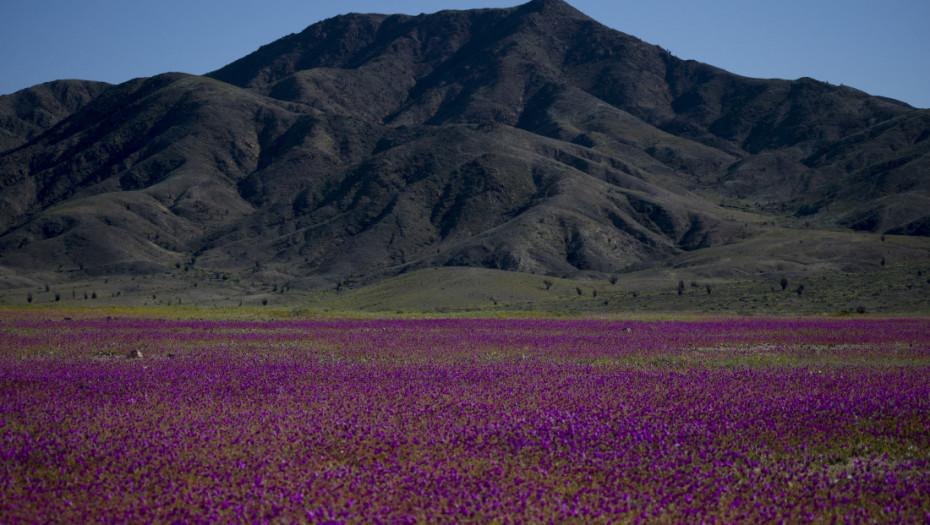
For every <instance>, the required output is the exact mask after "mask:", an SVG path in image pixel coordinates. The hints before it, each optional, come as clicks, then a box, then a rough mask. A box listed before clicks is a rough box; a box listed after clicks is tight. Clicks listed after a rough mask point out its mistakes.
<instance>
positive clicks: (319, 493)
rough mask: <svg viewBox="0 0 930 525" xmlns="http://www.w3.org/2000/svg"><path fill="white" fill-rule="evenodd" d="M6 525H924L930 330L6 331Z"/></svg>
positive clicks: (390, 326)
mask: <svg viewBox="0 0 930 525" xmlns="http://www.w3.org/2000/svg"><path fill="white" fill-rule="evenodd" d="M0 464H2V467H0V521H3V522H4V523H20V522H23V523H31V522H67V523H91V522H101V523H124V522H162V523H172V522H177V523H201V522H203V523H213V522H249V523H252V522H258V523H262V522H274V523H292V522H293V523H319V522H332V523H339V522H346V523H378V522H380V523H433V522H450V523H451V522H455V523H461V522H475V523H525V522H543V523H548V522H577V523H615V522H619V523H635V522H669V523H679V522H687V523H700V522H707V523H746V522H763V521H764V522H769V521H781V520H784V521H786V522H832V521H834V520H835V521H841V522H853V523H855V522H863V523H870V522H915V523H925V522H927V521H928V520H930V496H928V495H930V321H928V320H926V319H864V318H859V319H773V318H714V319H710V318H707V319H696V320H691V321H645V320H640V321H628V320H625V321H620V320H596V319H570V320H551V319H533V320H527V319H373V320H372V319H315V320H295V319H291V320H286V321H222V320H168V319H152V318H145V317H141V316H131V315H126V316H115V317H109V318H108V317H103V316H99V315H97V316H95V315H91V314H86V313H85V315H83V316H82V315H74V317H73V318H63V316H62V315H61V313H60V312H59V313H55V312H51V313H50V312H49V311H44V312H38V311H30V310H20V311H12V312H5V313H3V315H2V317H0Z"/></svg>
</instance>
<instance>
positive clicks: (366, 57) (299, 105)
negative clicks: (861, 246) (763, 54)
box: [0, 0, 930, 290]
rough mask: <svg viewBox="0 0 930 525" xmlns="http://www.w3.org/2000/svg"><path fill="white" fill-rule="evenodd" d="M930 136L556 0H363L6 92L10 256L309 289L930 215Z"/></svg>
mask: <svg viewBox="0 0 930 525" xmlns="http://www.w3.org/2000/svg"><path fill="white" fill-rule="evenodd" d="M928 138H930V111H928V110H920V109H915V108H912V107H910V106H908V105H907V104H904V103H902V102H898V101H895V100H890V99H887V98H881V97H874V96H870V95H867V94H866V93H863V92H861V91H858V90H855V89H853V88H851V87H845V86H833V85H830V84H826V83H823V82H818V81H816V80H812V79H808V78H803V79H798V80H792V81H789V80H760V79H752V78H746V77H741V76H738V75H734V74H731V73H728V72H726V71H723V70H721V69H718V68H715V67H712V66H710V65H706V64H702V63H698V62H694V61H685V60H680V59H678V58H676V57H674V56H673V55H671V54H669V53H668V52H667V51H665V50H663V49H662V48H660V47H656V46H654V45H650V44H647V43H645V42H642V41H640V40H638V39H636V38H634V37H632V36H629V35H626V34H623V33H621V32H618V31H616V30H613V29H611V28H608V27H605V26H603V25H601V24H599V23H598V22H597V21H595V20H592V19H590V18H589V17H587V16H585V15H584V14H582V13H580V12H578V11H577V10H575V9H574V8H572V7H571V6H569V5H568V4H566V3H564V2H562V1H561V0H534V1H532V2H530V3H528V4H524V5H521V6H518V7H514V8H510V9H486V10H474V11H442V12H439V13H435V14H430V15H421V16H416V17H413V16H403V15H393V16H387V15H361V14H352V15H345V16H340V17H337V18H333V19H330V20H325V21H323V22H320V23H317V24H314V25H312V26H310V27H308V28H307V29H306V30H304V31H303V32H301V33H299V34H293V35H289V36H287V37H284V38H282V39H280V40H278V41H276V42H273V43H271V44H269V45H267V46H264V47H262V48H260V49H259V50H257V51H256V52H254V53H252V54H251V55H249V56H247V57H244V58H242V59H240V60H238V61H236V62H233V63H232V64H229V65H227V66H225V67H223V68H221V69H219V70H217V71H215V72H213V73H210V74H209V75H206V76H192V75H187V74H180V73H169V74H164V75H160V76H156V77H152V78H143V79H137V80H133V81H130V82H127V83H125V84H122V85H117V86H112V85H107V84H102V83H97V82H84V81H60V82H54V83H51V84H45V85H41V86H36V87H33V88H30V89H27V90H25V91H22V92H19V93H16V94H13V95H10V96H5V97H0V267H4V268H5V269H6V271H7V272H8V273H12V274H16V275H18V276H20V277H22V276H28V275H29V274H30V273H35V272H53V273H54V272H57V274H58V275H60V276H61V278H62V279H66V278H74V279H76V278H87V277H88V276H91V277H93V276H107V275H120V274H159V273H161V272H164V271H168V270H173V269H175V268H178V267H180V266H181V265H184V266H190V267H196V268H200V269H203V270H208V271H211V272H212V271H216V272H223V273H224V274H232V275H243V276H244V275H250V276H255V277H256V278H267V279H269V280H274V281H276V282H287V283H288V285H289V286H291V287H297V288H304V289H309V290H313V289H329V288H332V287H334V286H336V285H337V284H340V283H343V284H344V283H349V284H351V283H366V282H374V281H378V280H381V279H383V278H385V277H389V276H393V275H397V274H400V273H403V272H406V271H409V270H415V269H419V268H424V267H436V266H471V267H485V268H492V269H502V270H513V271H521V272H530V273H539V274H548V275H553V276H562V277H577V276H583V275H594V274H601V275H603V274H611V273H620V272H624V271H630V270H633V269H640V268H645V267H650V266H662V265H664V264H672V261H676V260H680V259H681V257H683V256H685V255H688V254H696V253H703V252H701V250H712V249H714V248H720V247H724V246H735V245H738V244H740V243H744V244H745V243H748V242H750V241H752V240H754V239H761V238H763V237H764V236H765V235H768V234H770V233H771V232H772V231H773V229H775V228H800V229H798V232H799V233H798V234H799V235H803V232H805V231H809V230H824V231H843V230H845V231H849V230H855V231H865V232H872V233H887V234H889V235H891V234H898V235H908V236H923V237H928V236H930V177H928V175H930V156H928V153H930V141H928V140H927V139H928ZM928 246H930V245H928ZM707 253H708V254H711V253H715V252H707ZM785 253H788V252H785ZM788 256H789V255H785V257H788ZM763 257H764V258H766V260H768V259H769V258H772V257H773V254H772V253H770V252H766V253H765V254H764V255H763V254H762V252H759V256H758V257H755V258H754V257H753V255H752V253H749V254H748V255H746V254H744V258H743V259H741V260H740V261H739V262H734V263H733V264H734V265H736V266H739V267H740V268H741V269H739V271H746V268H748V267H754V265H755V266H759V265H763V263H762V262H760V261H761V260H762V258H763ZM818 257H819V258H820V260H823V261H826V262H831V260H832V262H834V263H836V264H837V265H838V267H839V266H841V264H840V263H842V264H852V263H851V262H850V261H839V260H835V259H839V258H843V257H850V254H849V253H847V252H840V251H837V252H835V253H834V254H833V255H831V253H830V252H829V251H825V253H823V254H821V255H819V256H818ZM676 258H677V259H676ZM852 258H853V259H854V258H855V257H854V256H852ZM853 262H854V261H853ZM702 264H707V263H706V260H705V263H702ZM765 264H768V263H765ZM876 264H877V262H876ZM736 266H734V268H735V267H736ZM853 266H855V264H853ZM716 271H721V272H724V273H725V271H726V270H725V269H720V268H718V269H717V270H716ZM734 271H736V270H734Z"/></svg>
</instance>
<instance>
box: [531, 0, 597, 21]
mask: <svg viewBox="0 0 930 525" xmlns="http://www.w3.org/2000/svg"><path fill="white" fill-rule="evenodd" d="M519 9H520V11H523V12H525V13H541V14H544V15H549V16H552V15H555V16H569V17H572V18H588V16H587V15H585V14H584V13H582V12H581V11H579V10H577V9H575V8H574V7H572V6H571V5H569V4H568V3H567V2H564V1H563V0H532V1H531V2H529V3H526V4H523V5H522V6H520V8H519Z"/></svg>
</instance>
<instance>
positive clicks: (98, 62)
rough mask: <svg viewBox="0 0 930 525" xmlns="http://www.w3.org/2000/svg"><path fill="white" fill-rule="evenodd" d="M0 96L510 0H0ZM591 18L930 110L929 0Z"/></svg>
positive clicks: (816, 2)
mask: <svg viewBox="0 0 930 525" xmlns="http://www.w3.org/2000/svg"><path fill="white" fill-rule="evenodd" d="M3 3H4V5H3V7H2V8H0V49H2V52H0V94H8V93H12V92H14V91H18V90H20V89H23V88H26V87H29V86H32V85H35V84H39V83H41V82H46V81H50V80H55V79H60V78H81V79H88V80H103V81H107V82H112V83H119V82H124V81H126V80H129V79H131V78H134V77H140V76H151V75H155V74H158V73H164V72H167V71H183V72H186V73H196V74H202V73H207V72H209V71H213V70H215V69H218V68H220V67H221V66H223V65H225V64H227V63H229V62H231V61H233V60H235V59H237V58H240V57H242V56H245V55H246V54H248V53H250V52H252V51H254V50H255V49H257V48H258V47H259V46H261V45H263V44H267V43H269V42H272V41H274V40H276V39H278V38H280V37H282V36H285V35H287V34H288V33H296V32H299V31H301V30H302V29H304V28H305V27H306V26H308V25H311V24H313V23H315V22H317V21H319V20H322V19H325V18H329V17H332V16H335V15H337V14H340V13H348V12H362V13H372V12H375V13H383V12H390V13H406V14H419V13H422V12H426V13H430V12H435V11H438V10H440V9H473V8H478V7H510V6H513V5H517V4H520V3H524V1H523V0H431V1H425V0H394V1H392V2H383V1H381V2H376V1H373V0H343V1H341V2H332V1H329V2H325V1H324V2H320V1H318V0H300V1H298V0H263V1H257V0H253V1H250V2H238V1H236V0H233V1H231V2H230V1H229V0H225V1H221V0H160V1H158V2H154V1H142V2H136V1H134V0H90V1H84V2H78V1H75V0H4V2H3ZM569 3H570V4H572V5H573V6H575V7H576V8H578V9H579V10H581V11H583V12H584V13H586V14H588V15H589V16H591V17H592V18H595V19H596V20H598V21H600V22H602V23H604V24H606V25H608V26H610V27H612V28H614V29H618V30H620V31H623V32H625V33H628V34H631V35H633V36H636V37H639V38H641V39H643V40H645V41H647V42H649V43H652V44H656V45H659V46H662V47H664V48H666V49H668V50H670V51H671V52H672V53H673V54H675V55H676V56H678V57H681V58H691V59H695V60H699V61H701V62H707V63H709V64H712V65H715V66H718V67H721V68H723V69H726V70H729V71H731V72H733V73H738V74H741V75H745V76H750V77H762V78H788V79H794V78H799V77H802V76H809V77H813V78H816V79H818V80H823V81H827V82H831V83H833V84H846V85H849V86H853V87H855V88H858V89H861V90H863V91H866V92H868V93H871V94H873V95H882V96H888V97H892V98H896V99H899V100H903V101H905V102H907V103H909V104H911V105H913V106H916V107H922V108H930V0H882V1H879V0H803V1H801V0H783V1H781V2H768V1H756V0H709V1H700V0H614V1H606V0H569Z"/></svg>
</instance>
